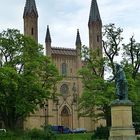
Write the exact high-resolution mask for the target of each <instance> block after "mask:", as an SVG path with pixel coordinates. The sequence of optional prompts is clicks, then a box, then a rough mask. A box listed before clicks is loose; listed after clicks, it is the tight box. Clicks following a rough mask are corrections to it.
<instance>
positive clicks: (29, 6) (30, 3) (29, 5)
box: [23, 0, 38, 17]
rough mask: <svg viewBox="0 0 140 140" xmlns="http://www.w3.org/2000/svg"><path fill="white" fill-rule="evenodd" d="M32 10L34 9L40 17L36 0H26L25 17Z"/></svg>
mask: <svg viewBox="0 0 140 140" xmlns="http://www.w3.org/2000/svg"><path fill="white" fill-rule="evenodd" d="M32 11H34V13H35V14H36V16H37V17H38V12H37V8H36V3H35V0H26V4H25V7H24V13H23V17H24V16H27V15H28V14H30V13H31V12H32Z"/></svg>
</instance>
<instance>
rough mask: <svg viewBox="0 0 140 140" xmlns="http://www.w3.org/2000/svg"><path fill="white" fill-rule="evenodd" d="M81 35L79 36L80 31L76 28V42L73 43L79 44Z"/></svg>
mask: <svg viewBox="0 0 140 140" xmlns="http://www.w3.org/2000/svg"><path fill="white" fill-rule="evenodd" d="M81 44H82V43H81V37H80V33H79V29H77V36H76V42H75V45H76V46H78V45H81Z"/></svg>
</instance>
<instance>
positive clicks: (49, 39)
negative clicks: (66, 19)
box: [45, 26, 52, 42]
mask: <svg viewBox="0 0 140 140" xmlns="http://www.w3.org/2000/svg"><path fill="white" fill-rule="evenodd" d="M51 41H52V40H51V35H50V30H49V26H47V32H46V38H45V42H51Z"/></svg>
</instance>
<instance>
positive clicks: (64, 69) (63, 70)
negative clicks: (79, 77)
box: [62, 63, 67, 76]
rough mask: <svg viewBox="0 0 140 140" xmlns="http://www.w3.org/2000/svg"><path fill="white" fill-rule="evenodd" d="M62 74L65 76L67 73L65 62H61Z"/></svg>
mask: <svg viewBox="0 0 140 140" xmlns="http://www.w3.org/2000/svg"><path fill="white" fill-rule="evenodd" d="M62 75H63V76H66V75H67V64H66V63H62Z"/></svg>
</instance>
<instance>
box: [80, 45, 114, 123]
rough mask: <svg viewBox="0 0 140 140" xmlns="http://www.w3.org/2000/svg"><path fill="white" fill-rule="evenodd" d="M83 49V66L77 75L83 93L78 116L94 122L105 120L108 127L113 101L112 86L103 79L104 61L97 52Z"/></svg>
mask: <svg viewBox="0 0 140 140" xmlns="http://www.w3.org/2000/svg"><path fill="white" fill-rule="evenodd" d="M83 47H84V48H83V50H84V51H83V56H84V61H85V66H84V67H83V68H82V69H81V70H80V71H79V74H80V75H81V76H82V81H83V86H84V91H83V94H82V96H81V98H80V99H79V115H80V116H89V117H92V118H93V119H94V121H96V120H98V119H106V122H107V125H108V126H110V123H111V122H110V105H109V104H110V102H111V101H112V100H113V99H114V94H113V93H114V86H113V84H110V83H109V82H107V81H105V80H104V79H103V76H104V68H105V59H104V58H102V57H99V56H98V53H97V52H98V51H94V52H93V51H92V50H88V48H85V46H83ZM85 50H86V51H85ZM87 50H88V51H87Z"/></svg>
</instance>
